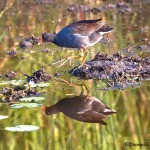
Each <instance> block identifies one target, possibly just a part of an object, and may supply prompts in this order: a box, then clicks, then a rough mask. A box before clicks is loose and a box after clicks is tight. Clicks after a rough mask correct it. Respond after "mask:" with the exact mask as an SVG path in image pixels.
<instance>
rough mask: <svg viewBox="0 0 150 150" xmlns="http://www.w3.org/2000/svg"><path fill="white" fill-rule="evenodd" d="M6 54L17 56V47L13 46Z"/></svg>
mask: <svg viewBox="0 0 150 150" xmlns="http://www.w3.org/2000/svg"><path fill="white" fill-rule="evenodd" d="M5 54H6V55H9V56H16V55H17V50H16V48H12V49H11V50H10V51H6V52H5Z"/></svg>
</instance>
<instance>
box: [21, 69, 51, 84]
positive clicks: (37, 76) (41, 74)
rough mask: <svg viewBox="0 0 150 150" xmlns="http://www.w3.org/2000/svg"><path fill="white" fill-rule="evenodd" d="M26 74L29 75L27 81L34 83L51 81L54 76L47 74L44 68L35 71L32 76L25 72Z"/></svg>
mask: <svg viewBox="0 0 150 150" xmlns="http://www.w3.org/2000/svg"><path fill="white" fill-rule="evenodd" d="M23 74H24V75H25V76H27V82H28V83H29V82H33V83H40V82H46V81H49V80H50V79H51V78H52V77H51V75H49V74H47V73H46V72H45V70H44V68H42V69H40V70H38V71H35V72H33V74H32V75H31V76H29V75H27V74H25V73H23Z"/></svg>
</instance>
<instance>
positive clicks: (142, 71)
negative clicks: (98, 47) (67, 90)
mask: <svg viewBox="0 0 150 150" xmlns="http://www.w3.org/2000/svg"><path fill="white" fill-rule="evenodd" d="M70 73H71V74H72V75H74V76H76V77H79V78H80V79H84V80H88V79H95V80H105V81H107V83H108V85H109V86H110V84H111V83H112V84H113V85H118V84H119V85H120V84H124V85H126V84H127V83H130V84H131V83H133V82H134V81H136V82H140V81H141V80H146V79H150V59H149V58H145V59H142V58H139V57H129V56H123V55H121V54H119V53H116V54H114V55H113V56H108V55H107V54H106V55H102V54H97V55H96V56H95V58H94V59H93V60H91V61H87V62H86V64H84V65H83V66H82V67H80V68H78V67H75V68H73V69H72V70H71V71H70Z"/></svg>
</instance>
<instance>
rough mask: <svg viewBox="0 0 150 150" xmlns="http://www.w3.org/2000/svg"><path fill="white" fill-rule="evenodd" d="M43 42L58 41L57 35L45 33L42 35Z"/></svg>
mask: <svg viewBox="0 0 150 150" xmlns="http://www.w3.org/2000/svg"><path fill="white" fill-rule="evenodd" d="M41 39H42V42H52V43H53V42H54V40H55V39H56V34H50V33H47V32H45V33H43V34H42V37H41Z"/></svg>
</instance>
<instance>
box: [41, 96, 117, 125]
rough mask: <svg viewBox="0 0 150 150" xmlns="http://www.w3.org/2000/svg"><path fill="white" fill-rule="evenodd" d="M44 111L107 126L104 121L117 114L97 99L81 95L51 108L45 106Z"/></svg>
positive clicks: (63, 100) (64, 100) (48, 113)
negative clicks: (108, 116)
mask: <svg viewBox="0 0 150 150" xmlns="http://www.w3.org/2000/svg"><path fill="white" fill-rule="evenodd" d="M43 110H44V111H45V113H46V114H47V115H53V114H56V113H59V112H62V113H64V114H65V115H66V116H68V117H70V118H72V119H75V120H78V121H82V122H90V123H100V124H103V125H106V124H107V123H106V122H104V120H103V119H105V118H107V115H111V114H113V113H116V111H115V110H112V109H110V108H109V107H107V106H106V105H105V104H104V103H102V102H101V101H100V100H99V99H97V98H96V97H92V96H89V95H84V94H81V95H79V96H74V97H70V98H64V99H62V100H60V101H59V102H57V103H56V104H55V105H52V106H50V107H46V106H43Z"/></svg>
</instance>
